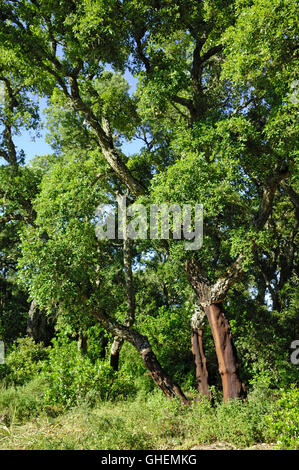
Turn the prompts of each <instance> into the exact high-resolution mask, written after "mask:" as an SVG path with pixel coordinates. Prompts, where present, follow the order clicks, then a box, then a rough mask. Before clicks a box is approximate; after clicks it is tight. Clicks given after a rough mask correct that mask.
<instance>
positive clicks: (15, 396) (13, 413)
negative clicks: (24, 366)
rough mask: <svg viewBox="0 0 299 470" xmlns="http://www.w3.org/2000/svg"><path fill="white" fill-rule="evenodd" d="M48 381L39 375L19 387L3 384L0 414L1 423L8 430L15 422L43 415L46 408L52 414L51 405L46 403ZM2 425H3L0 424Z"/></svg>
mask: <svg viewBox="0 0 299 470" xmlns="http://www.w3.org/2000/svg"><path fill="white" fill-rule="evenodd" d="M45 390H46V381H45V380H44V378H43V377H41V376H38V377H35V378H34V379H31V380H30V381H29V382H28V383H26V384H25V385H22V386H18V387H8V388H5V387H4V386H1V394H0V415H1V423H3V424H4V426H5V427H6V429H7V430H9V428H10V427H12V426H13V425H15V424H20V423H24V422H26V421H28V420H30V419H32V418H35V417H37V416H40V415H42V414H43V413H44V412H45V410H47V411H48V414H49V415H50V414H51V411H52V410H50V406H49V405H47V404H45V400H44V394H45ZM0 427H1V425H0Z"/></svg>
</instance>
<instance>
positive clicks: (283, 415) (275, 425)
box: [266, 386, 299, 450]
mask: <svg viewBox="0 0 299 470" xmlns="http://www.w3.org/2000/svg"><path fill="white" fill-rule="evenodd" d="M266 421H267V423H268V426H269V434H270V436H271V437H272V438H274V439H275V440H276V442H277V447H278V448H279V449H285V450H298V449H299V389H298V388H295V386H293V387H292V388H291V389H289V390H283V391H282V394H281V398H280V399H279V400H277V402H276V406H275V408H274V410H273V411H272V413H271V414H269V415H268V416H267V417H266Z"/></svg>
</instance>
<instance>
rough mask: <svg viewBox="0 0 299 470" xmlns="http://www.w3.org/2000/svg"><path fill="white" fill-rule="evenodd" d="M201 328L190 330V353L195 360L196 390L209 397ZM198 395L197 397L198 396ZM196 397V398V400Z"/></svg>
mask: <svg viewBox="0 0 299 470" xmlns="http://www.w3.org/2000/svg"><path fill="white" fill-rule="evenodd" d="M202 334H203V330H202V329H192V332H191V345H192V354H193V358H194V362H195V373H196V382H197V390H198V392H199V395H200V396H201V395H205V396H207V397H210V391H209V384H208V370H207V365H206V357H205V354H204V349H203V342H202ZM200 396H199V398H200ZM197 400H198V398H197V399H196V401H197Z"/></svg>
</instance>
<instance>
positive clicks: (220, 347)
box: [186, 255, 246, 401]
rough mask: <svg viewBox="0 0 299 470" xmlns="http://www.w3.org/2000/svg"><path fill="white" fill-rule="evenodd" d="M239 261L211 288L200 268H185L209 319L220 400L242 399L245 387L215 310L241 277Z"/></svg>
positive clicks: (226, 326)
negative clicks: (219, 378)
mask: <svg viewBox="0 0 299 470" xmlns="http://www.w3.org/2000/svg"><path fill="white" fill-rule="evenodd" d="M242 260H243V256H242V255H240V256H239V258H237V260H236V261H235V263H234V264H233V265H232V266H231V267H230V268H229V269H228V270H227V271H226V273H225V275H224V276H222V277H221V278H219V279H218V280H217V281H216V283H215V284H214V285H212V286H211V285H209V283H208V280H207V278H206V277H205V276H203V275H202V274H201V272H200V268H199V266H198V265H197V264H196V262H195V261H194V260H191V261H190V262H189V263H188V264H187V265H186V269H187V274H188V278H189V281H190V283H191V285H192V287H193V289H194V290H195V292H196V294H197V298H198V303H199V304H200V305H201V306H202V308H203V310H204V312H205V313H206V315H207V317H208V320H209V325H210V328H211V331H212V335H213V339H214V344H215V349H216V354H217V360H218V366H219V372H220V375H221V380H222V389H223V400H224V401H227V400H229V399H234V398H244V397H245V396H246V389H245V385H244V384H242V382H241V380H240V378H239V363H238V358H237V352H236V348H235V346H234V343H233V338H232V333H231V329H230V326H229V322H228V320H227V319H226V317H225V315H224V313H223V312H222V311H221V308H220V307H219V305H220V304H221V301H220V299H223V298H224V297H225V295H226V293H227V291H228V289H229V288H230V287H231V286H232V285H233V283H234V282H236V281H237V279H238V278H239V277H240V275H241V272H242Z"/></svg>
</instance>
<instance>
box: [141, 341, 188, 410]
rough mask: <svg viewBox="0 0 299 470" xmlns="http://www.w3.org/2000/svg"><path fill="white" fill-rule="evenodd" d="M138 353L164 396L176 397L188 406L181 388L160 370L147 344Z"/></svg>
mask: <svg viewBox="0 0 299 470" xmlns="http://www.w3.org/2000/svg"><path fill="white" fill-rule="evenodd" d="M140 352H141V357H142V359H143V362H144V365H145V367H146V368H147V369H148V371H149V373H150V375H151V377H152V379H153V380H154V382H155V383H156V384H157V385H158V387H160V389H161V390H162V392H163V393H164V395H166V396H167V397H168V398H174V397H178V398H179V399H180V400H181V401H182V403H183V404H184V405H189V404H190V403H189V401H188V399H187V398H186V397H185V395H184V393H183V392H182V390H181V388H180V387H179V386H178V385H177V384H176V383H174V382H173V381H172V379H171V378H170V377H169V376H168V375H167V374H166V373H165V372H164V370H163V369H162V367H161V365H160V363H159V362H158V360H157V358H156V356H155V354H154V352H153V350H152V348H151V346H150V345H149V344H148V347H147V348H145V349H143V350H142V351H140Z"/></svg>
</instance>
